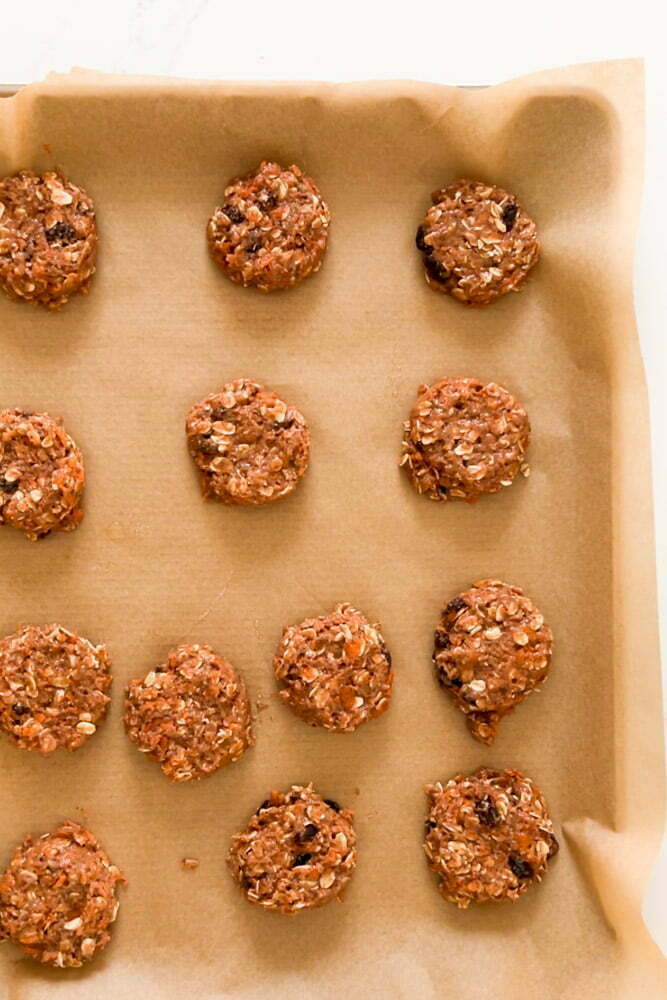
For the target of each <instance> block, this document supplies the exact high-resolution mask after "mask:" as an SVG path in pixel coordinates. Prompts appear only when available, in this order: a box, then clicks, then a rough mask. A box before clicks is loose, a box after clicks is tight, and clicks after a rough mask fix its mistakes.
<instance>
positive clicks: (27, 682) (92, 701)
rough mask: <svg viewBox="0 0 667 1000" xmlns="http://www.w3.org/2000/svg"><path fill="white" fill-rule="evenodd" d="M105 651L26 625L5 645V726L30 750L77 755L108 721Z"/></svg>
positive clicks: (53, 629) (1, 686)
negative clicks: (100, 725)
mask: <svg viewBox="0 0 667 1000" xmlns="http://www.w3.org/2000/svg"><path fill="white" fill-rule="evenodd" d="M110 686H111V673H110V672H109V658H108V656H107V651H106V649H105V648H104V646H93V645H92V643H90V642H89V641H88V640H87V639H82V638H81V636H78V635H75V634H74V633H73V632H68V631H67V629H65V628H63V627H62V625H26V626H24V627H23V628H21V629H19V630H18V632H16V633H14V634H13V635H9V636H7V637H6V638H5V639H2V640H0V726H2V728H3V729H4V730H5V731H6V732H7V733H9V735H10V736H11V737H12V739H13V741H14V742H15V743H16V745H17V746H19V747H22V748H23V749H24V750H38V751H39V752H40V753H51V752H52V751H53V750H58V749H60V748H64V749H65V750H77V749H78V748H79V747H80V746H81V744H82V743H84V742H85V741H86V740H87V739H88V737H89V736H92V735H93V733H94V732H95V730H96V728H97V726H98V725H99V723H100V722H101V721H102V719H103V718H104V716H105V715H106V711H107V708H108V706H109V701H110V698H109V695H108V693H107V692H108V690H109V688H110Z"/></svg>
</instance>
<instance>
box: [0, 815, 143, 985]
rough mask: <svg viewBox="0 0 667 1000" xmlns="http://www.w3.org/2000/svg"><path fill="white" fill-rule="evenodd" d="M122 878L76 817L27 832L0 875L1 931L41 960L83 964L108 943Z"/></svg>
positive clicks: (0, 932) (31, 956) (23, 949)
mask: <svg viewBox="0 0 667 1000" xmlns="http://www.w3.org/2000/svg"><path fill="white" fill-rule="evenodd" d="M125 881H126V880H125V877H124V876H123V875H122V874H121V872H120V871H119V870H118V868H116V866H115V865H113V864H112V863H111V861H110V860H109V858H108V857H107V855H106V854H105V853H104V851H103V850H102V848H101V847H100V845H99V843H98V841H97V839H96V838H95V837H94V836H93V834H92V833H90V832H89V831H88V830H85V829H84V828H83V827H82V826H79V825H78V823H72V822H66V823H63V824H62V826H60V827H59V828H58V829H57V830H55V831H54V832H53V833H45V834H44V836H43V837H39V838H38V839H35V838H33V837H26V838H25V840H24V841H23V843H22V844H20V845H19V847H18V848H17V849H16V851H15V853H14V856H13V858H12V860H11V861H10V863H9V867H8V868H7V870H6V871H5V873H4V874H3V875H2V876H1V877H0V934H2V935H3V936H5V937H8V938H10V939H11V940H12V941H13V942H14V944H16V945H18V947H19V948H20V949H21V950H22V951H23V952H25V954H26V955H29V956H30V958H34V959H35V961H37V962H42V963H43V964H44V965H54V966H57V967H58V968H61V969H62V968H66V967H71V966H79V965H83V963H84V962H87V961H89V960H90V959H91V958H94V956H95V955H96V954H97V953H98V952H100V951H102V949H103V948H105V947H106V946H107V944H108V943H109V940H110V938H111V934H110V927H111V924H112V923H113V922H114V920H115V919H116V914H117V912H118V906H119V903H118V900H117V899H116V886H118V885H124V884H125Z"/></svg>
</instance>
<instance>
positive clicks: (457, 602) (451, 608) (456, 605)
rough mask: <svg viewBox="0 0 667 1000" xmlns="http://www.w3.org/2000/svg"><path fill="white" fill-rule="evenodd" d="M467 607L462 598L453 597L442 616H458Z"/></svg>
mask: <svg viewBox="0 0 667 1000" xmlns="http://www.w3.org/2000/svg"><path fill="white" fill-rule="evenodd" d="M467 607H468V605H467V604H466V602H465V601H464V600H463V598H462V597H453V598H452V599H451V601H450V602H449V604H448V605H447V607H446V608H445V611H444V614H446V615H458V613H459V611H463V609H464V608H467Z"/></svg>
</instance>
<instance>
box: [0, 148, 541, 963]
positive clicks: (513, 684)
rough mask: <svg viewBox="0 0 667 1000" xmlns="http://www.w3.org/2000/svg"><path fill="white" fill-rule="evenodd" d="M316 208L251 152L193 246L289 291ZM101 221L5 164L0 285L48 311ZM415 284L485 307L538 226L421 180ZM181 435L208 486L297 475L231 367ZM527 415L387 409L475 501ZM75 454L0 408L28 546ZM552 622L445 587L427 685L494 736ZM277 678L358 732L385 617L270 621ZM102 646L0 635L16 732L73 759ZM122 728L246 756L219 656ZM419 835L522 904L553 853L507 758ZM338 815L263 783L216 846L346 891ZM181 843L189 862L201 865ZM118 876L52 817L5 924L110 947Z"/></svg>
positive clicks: (0, 463) (12, 505)
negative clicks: (235, 828)
mask: <svg viewBox="0 0 667 1000" xmlns="http://www.w3.org/2000/svg"><path fill="white" fill-rule="evenodd" d="M330 223H331V213H330V211H329V208H328V206H327V204H326V202H325V201H324V199H323V197H322V195H321V193H320V191H319V189H318V187H317V185H316V183H315V182H314V181H313V180H312V178H310V177H308V176H307V175H306V174H305V173H304V172H303V171H302V170H301V169H300V168H299V167H298V166H295V165H292V166H290V167H287V168H285V167H282V166H281V165H280V164H278V163H275V162H272V161H263V162H261V163H260V165H259V166H258V167H257V168H256V169H255V170H253V171H251V172H250V173H247V174H244V175H243V176H240V177H237V178H234V179H232V180H231V181H230V182H229V183H228V185H227V187H226V188H225V190H224V196H223V198H222V199H221V202H220V204H219V206H218V207H217V208H216V209H215V210H214V212H213V213H212V215H211V217H210V219H209V221H208V225H207V230H206V234H207V240H208V247H209V251H210V255H211V257H212V259H213V261H214V262H215V263H216V264H217V265H218V266H219V268H220V270H221V271H222V272H223V274H224V275H225V276H226V277H227V278H229V279H230V280H231V281H232V282H234V283H236V284H238V285H242V286H244V287H251V288H255V289H258V290H259V291H262V292H267V293H268V292H275V291H279V290H285V289H289V288H292V287H294V286H296V285H298V284H300V283H301V282H302V281H304V280H305V279H306V278H308V277H309V276H311V275H313V274H315V273H316V272H317V271H318V270H319V269H320V267H321V265H322V263H323V260H324V257H325V253H326V249H327V243H328V236H329V228H330ZM97 243H98V234H97V227H96V219H95V208H94V204H93V201H92V199H91V198H90V197H89V195H88V194H87V193H86V192H85V191H84V190H83V189H82V188H79V187H77V186H76V185H74V184H73V183H71V182H70V181H69V180H67V179H66V178H64V177H63V176H62V175H61V174H59V173H57V172H55V171H53V172H48V173H45V174H43V175H41V176H38V175H36V174H33V173H31V172H29V171H21V172H20V173H18V174H15V175H13V176H11V177H6V178H4V179H2V180H0V287H2V288H3V289H4V291H5V292H6V294H7V295H8V296H9V297H10V298H11V299H14V300H17V301H24V302H32V303H34V304H37V305H41V306H43V307H46V308H48V309H57V308H59V307H60V306H62V305H64V304H65V303H66V302H67V301H68V300H69V298H70V297H71V296H73V295H74V294H75V293H77V292H87V291H88V288H89V286H90V282H91V279H92V277H93V275H94V272H95V262H96V253H97ZM416 246H417V249H418V251H419V253H420V254H421V260H422V264H423V268H424V275H425V278H426V282H427V283H428V285H429V286H430V288H431V289H433V290H435V291H437V292H440V293H444V294H446V295H448V296H450V297H452V298H453V299H455V300H458V301H459V302H461V303H464V304H466V305H475V306H486V305H490V304H491V303H493V302H495V301H496V300H498V299H499V298H501V297H502V296H504V295H505V294H506V293H507V292H510V291H518V290H520V289H521V288H522V287H523V286H524V285H525V283H526V281H527V279H528V277H529V274H530V273H531V271H532V269H533V267H534V266H535V264H536V263H537V261H538V259H539V255H540V245H539V241H538V237H537V229H536V226H535V223H534V222H533V220H532V219H531V218H530V216H529V215H528V214H527V212H526V211H525V209H524V208H523V207H522V205H521V204H520V203H519V202H518V200H517V199H516V197H515V196H514V195H512V194H511V193H509V192H507V191H505V190H504V189H503V188H500V187H497V186H494V185H492V184H486V183H484V182H480V181H474V180H469V179H464V180H460V181H458V182H456V183H453V184H449V185H447V186H445V187H443V188H441V189H439V190H437V191H435V192H434V193H433V195H432V205H431V207H430V208H429V209H428V211H427V213H426V215H425V217H424V219H423V221H422V223H421V225H420V226H419V229H418V230H417V235H416ZM185 430H186V438H187V446H188V450H189V453H190V455H191V458H192V460H193V462H194V465H195V467H196V469H197V472H198V474H199V479H200V483H201V489H202V493H203V495H204V497H205V498H209V499H212V500H216V501H219V502H220V503H222V504H226V505H236V506H246V507H258V506H265V505H267V504H270V503H273V502H274V501H277V500H280V499H282V498H285V497H287V496H289V495H290V494H291V493H292V492H294V490H295V489H296V488H297V486H298V485H299V483H300V482H301V480H302V478H303V477H304V474H305V472H306V470H307V468H308V465H309V461H310V431H309V428H308V424H307V422H306V419H305V417H304V415H303V414H302V413H301V411H300V410H299V409H298V408H297V407H296V406H295V405H293V404H291V403H288V402H286V401H285V400H284V399H282V398H281V396H280V395H279V394H277V393H276V392H274V391H273V389H271V388H268V387H267V386H265V385H264V384H262V383H261V382H260V381H256V380H255V379H252V378H248V377H245V378H237V379H234V380H232V381H228V382H226V383H225V384H223V385H222V387H221V388H219V389H218V390H217V391H215V392H213V393H211V394H210V395H208V396H206V397H205V398H203V399H202V400H200V401H199V402H197V403H195V404H194V405H193V406H192V407H191V409H190V410H189V412H188V414H187V417H186V421H185ZM530 435H531V427H530V421H529V419H528V415H527V413H526V411H525V409H524V407H523V406H522V404H521V403H520V402H519V401H518V400H517V399H516V398H515V396H514V395H513V394H512V393H511V392H510V391H509V390H508V389H506V388H504V387H503V386H501V385H499V384H497V383H496V382H484V381H482V380H480V379H477V378H472V377H462V376H456V377H453V376H446V377H442V378H439V379H438V380H437V381H434V382H433V383H431V384H430V385H422V386H420V387H419V390H418V396H417V399H416V400H415V402H414V404H413V406H412V408H411V410H410V413H409V416H408V419H407V421H406V422H405V424H404V434H403V444H402V450H401V457H400V465H401V466H402V467H403V468H404V470H405V472H406V473H407V475H408V477H409V480H410V482H411V484H412V486H413V487H414V489H415V490H416V491H417V493H419V494H421V495H423V496H425V497H427V498H428V499H431V500H434V501H438V502H442V501H446V500H463V501H465V502H467V503H470V504H472V503H475V502H476V501H477V500H479V499H480V498H481V497H483V496H485V495H488V494H494V493H498V492H501V491H502V490H503V489H504V488H505V487H508V486H510V485H511V484H512V483H513V482H514V480H515V479H516V478H517V476H519V475H523V476H524V477H527V476H528V474H529V467H528V464H527V449H528V446H529V442H530ZM84 483H85V473H84V466H83V459H82V455H81V452H80V450H79V448H78V446H77V445H76V443H75V442H74V440H73V439H72V438H71V437H70V436H69V434H68V433H67V432H66V431H65V429H64V427H63V425H62V422H61V421H58V420H55V419H53V418H52V417H51V416H49V415H48V414H46V413H38V412H31V411H23V410H20V409H6V410H3V411H0V525H3V524H4V525H8V526H12V527H15V528H17V529H18V530H20V531H22V532H23V533H24V534H25V535H26V536H27V538H29V539H31V540H37V539H40V538H44V537H45V536H46V535H48V534H49V533H50V532H53V531H71V530H72V529H73V528H75V527H77V525H78V524H79V523H80V521H81V518H82V517H83V512H82V509H81V498H82V493H83V487H84ZM552 645H553V637H552V633H551V630H550V628H549V626H548V625H547V624H546V622H545V621H544V617H543V615H542V614H541V612H540V611H539V610H538V609H537V607H536V606H535V605H534V604H533V602H532V601H531V600H530V598H529V597H527V596H526V595H525V594H524V593H523V591H522V590H521V589H520V588H519V587H516V586H512V585H510V584H507V583H503V582H502V581H500V580H494V579H488V580H483V581H481V582H479V583H476V584H474V585H473V586H472V587H470V588H469V589H468V590H465V591H463V592H462V593H460V594H458V595H457V596H455V597H453V598H452V599H450V600H449V601H448V602H447V603H446V605H445V607H444V608H443V611H442V614H441V617H440V621H439V623H438V625H437V628H436V631H435V639H434V651H433V664H434V668H435V674H436V678H437V680H438V682H439V683H440V685H441V686H442V687H443V688H444V689H445V691H446V692H447V693H448V695H449V696H450V698H451V699H452V701H453V703H454V704H455V705H456V707H457V708H458V709H459V710H460V711H461V712H462V713H463V715H464V716H465V719H466V723H467V726H468V728H469V730H470V732H471V734H472V735H473V736H474V737H475V738H476V739H477V740H479V741H481V742H483V743H485V744H487V745H490V744H491V743H492V742H493V741H494V740H495V738H496V737H497V735H498V727H499V724H500V722H501V720H502V719H503V718H504V717H505V716H507V715H508V714H509V713H510V712H511V711H512V710H513V709H514V707H515V706H517V705H518V704H519V703H520V702H521V701H523V700H524V699H525V698H526V697H527V696H528V695H529V694H530V693H531V692H533V691H536V690H538V689H539V688H540V686H541V685H542V684H543V682H544V681H545V679H546V677H547V674H548V670H549V666H550V661H551V655H552ZM273 672H274V675H275V681H276V685H277V692H278V697H279V699H280V700H281V701H282V702H283V704H284V705H285V706H286V707H287V708H288V709H289V710H290V711H291V712H292V713H293V714H294V715H295V716H296V717H297V718H298V719H299V720H300V721H301V722H304V723H305V724H307V725H309V726H314V727H318V728H320V729H323V730H325V731H328V732H329V733H335V734H351V733H353V732H354V731H356V730H357V729H358V728H359V727H360V726H362V725H363V724H364V723H366V722H368V721H371V720H373V719H377V718H379V717H380V716H382V715H383V714H384V713H385V712H386V711H387V710H388V708H389V707H390V704H391V699H392V691H393V683H394V671H393V667H392V659H391V655H390V653H389V650H388V648H387V644H386V642H385V640H384V637H383V635H382V632H381V629H380V625H379V624H377V623H373V622H372V621H370V620H369V619H367V618H366V617H365V615H364V614H362V613H361V612H360V611H358V610H356V609H355V608H354V607H352V606H351V605H350V604H347V603H341V604H338V605H336V606H335V607H334V608H333V609H332V610H331V611H329V612H328V613H324V614H321V615H319V616H317V617H310V618H306V619H304V620H303V621H301V622H300V623H298V624H294V625H288V626H286V627H285V628H284V630H283V634H282V637H281V639H280V641H279V643H278V647H277V649H276V652H275V655H274V659H273ZM110 686H111V672H110V661H109V656H108V654H107V651H106V649H105V647H104V646H102V645H97V646H96V645H93V644H92V643H91V642H90V641H89V640H87V639H85V638H83V637H81V636H79V635H77V634H75V633H74V632H71V631H69V630H67V629H65V628H64V627H63V626H61V625H58V624H48V625H26V626H22V627H21V628H19V629H18V630H17V631H16V632H15V633H14V634H12V635H10V636H7V637H6V638H4V639H2V640H0V727H1V728H2V729H3V730H4V731H5V733H6V735H7V737H8V739H10V740H11V741H12V742H13V743H14V744H15V745H16V746H17V747H19V748H21V749H24V750H32V751H38V752H40V753H42V754H50V753H52V752H54V751H56V750H59V749H66V750H69V751H74V750H77V749H79V748H80V747H82V746H83V744H84V743H85V742H86V741H87V740H88V739H89V737H91V736H92V735H93V734H94V733H95V732H96V730H97V728H98V726H99V725H100V724H101V723H102V722H103V720H104V717H105V715H106V713H107V709H108V706H109V702H110V695H109V690H110ZM124 724H125V729H126V732H127V736H128V737H129V739H130V740H131V741H132V742H133V743H134V744H135V745H136V746H137V748H138V750H139V751H140V752H141V753H143V754H144V755H145V756H146V757H147V758H149V759H150V760H152V761H154V762H155V763H156V764H158V765H159V767H160V768H161V770H162V772H163V773H164V775H165V776H166V777H167V778H168V779H169V780H171V781H173V782H177V783H183V782H188V781H196V780H199V779H201V778H205V777H208V776H210V775H212V774H214V773H215V772H216V771H218V770H219V769H221V768H223V767H225V766H227V765H229V764H231V763H234V762H236V761H239V760H240V759H241V758H242V757H243V756H244V754H245V753H246V751H247V750H248V749H249V748H251V747H252V745H253V742H254V734H253V720H252V712H251V706H250V699H249V696H248V692H247V690H246V686H245V682H244V680H243V677H242V676H241V674H240V673H239V672H238V671H237V670H236V668H235V667H234V666H232V665H231V664H230V663H229V662H228V661H227V660H226V659H224V658H223V657H222V656H220V655H219V654H218V653H217V652H216V651H215V650H214V649H212V648H211V647H210V646H206V645H197V644H184V645H179V646H177V647H176V648H175V649H172V650H171V651H170V652H169V653H168V654H167V655H166V658H165V659H164V661H163V662H162V663H160V664H159V665H158V666H155V667H153V668H152V669H151V670H150V671H149V672H148V673H147V674H146V675H145V676H144V677H143V678H137V679H134V680H132V681H130V683H129V684H128V686H127V689H126V694H125V710H124ZM426 795H427V800H428V812H427V817H426V824H425V835H424V850H425V852H426V856H427V859H428V863H429V865H430V867H431V868H432V870H433V871H434V872H435V873H436V875H437V876H438V879H439V887H440V891H441V893H442V895H443V896H444V898H445V899H446V900H447V901H449V902H451V903H454V904H456V905H457V906H459V907H467V906H468V905H469V904H470V903H473V902H474V903H486V902H499V901H502V900H509V901H516V900H517V899H519V898H520V896H522V895H523V894H524V893H525V892H526V890H527V889H528V888H529V887H530V886H531V885H533V884H534V883H536V882H539V881H540V880H541V878H542V877H543V876H544V874H545V872H546V869H547V865H548V863H549V861H550V859H551V858H552V857H553V856H554V854H555V853H556V852H557V850H558V841H557V839H556V836H555V833H554V829H553V824H552V821H551V819H550V817H549V813H548V810H547V805H546V802H545V799H544V796H543V795H542V793H541V792H540V790H539V789H538V788H537V786H536V785H535V784H534V783H533V782H532V781H531V780H530V779H529V778H527V777H525V776H524V775H523V774H521V773H520V772H519V771H516V770H494V769H489V768H481V769H479V770H478V771H476V772H475V773H473V774H470V775H463V774H459V775H457V776H456V777H454V778H452V779H451V780H449V781H447V782H444V783H440V782H436V783H434V784H430V785H428V786H427V788H426ZM353 823H354V817H353V814H352V812H351V811H350V810H349V809H346V808H344V807H343V806H341V805H340V804H339V803H338V802H336V801H335V800H333V799H330V798H323V797H322V796H320V795H319V794H318V793H317V792H316V791H315V789H314V788H313V785H312V784H309V785H293V786H292V787H290V788H289V789H287V790H286V791H284V792H279V791H271V792H270V793H269V795H268V797H267V798H266V799H265V800H264V801H263V802H262V803H261V805H260V806H259V807H258V808H257V810H256V811H255V812H254V813H253V815H252V816H251V818H250V820H249V822H248V824H247V826H246V828H245V829H244V830H243V831H242V832H240V833H237V834H236V835H235V836H234V837H233V838H232V841H231V846H230V849H229V853H228V857H227V862H228V867H229V870H230V872H231V875H232V877H233V879H234V880H235V882H236V883H237V885H238V887H239V889H240V891H241V893H242V894H243V895H244V896H245V898H246V899H247V900H248V901H249V902H251V903H253V904H255V905H256V906H259V907H262V908H263V909H265V910H270V911H276V912H278V913H282V914H289V915H293V914H297V913H299V912H301V911H304V910H308V909H312V908H315V907H319V906H321V905H323V904H325V903H328V902H330V901H332V900H340V899H341V897H342V895H343V893H344V891H345V889H346V887H347V886H348V883H349V881H350V879H351V877H352V874H353V872H354V870H355V866H356V862H357V836H356V832H355V828H354V825H353ZM196 865H197V861H196V859H184V860H183V866H184V867H185V868H194V867H196ZM124 883H125V877H124V875H123V874H122V873H121V872H120V870H119V869H118V868H117V867H116V866H115V865H113V864H112V862H111V861H110V860H109V858H108V856H107V855H106V853H105V852H104V850H103V849H102V847H101V846H100V844H99V842H98V841H97V840H96V838H95V837H94V835H93V834H92V833H90V832H89V831H88V830H86V829H85V828H84V827H82V826H80V825H78V824H76V823H73V822H65V823H63V824H62V825H61V826H59V827H58V828H57V829H55V830H54V831H53V832H52V833H47V834H44V835H43V836H42V837H39V838H36V839H35V838H33V837H27V838H26V839H25V840H24V841H23V843H22V844H20V845H19V846H18V847H17V848H16V850H15V853H14V855H13V857H12V858H11V860H10V862H9V865H8V867H7V869H6V870H5V872H4V874H2V875H1V876H0V935H1V936H4V937H7V938H9V939H11V940H12V941H14V942H15V943H16V944H17V945H18V946H19V947H20V948H21V949H22V950H23V951H24V952H25V953H26V954H27V955H29V956H30V957H32V958H34V959H36V960H37V961H39V962H42V963H44V964H47V965H52V966H56V967H60V968H65V967H70V966H80V965H82V964H83V963H84V962H87V961H88V960H90V959H91V958H93V957H94V956H95V955H96V954H98V953H99V952H100V951H101V950H102V949H103V948H104V947H105V946H106V945H107V943H108V941H109V939H110V931H111V925H112V923H113V921H114V920H115V918H116V914H117V910H118V900H117V889H118V887H119V886H122V885H124Z"/></svg>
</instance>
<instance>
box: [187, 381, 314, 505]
mask: <svg viewBox="0 0 667 1000" xmlns="http://www.w3.org/2000/svg"><path fill="white" fill-rule="evenodd" d="M185 430H186V434H187V438H188V448H189V449H190V454H191V455H192V458H193V459H194V461H195V464H196V465H197V468H198V469H199V473H200V478H201V485H202V492H203V494H204V496H205V497H207V498H208V497H213V498H214V499H216V500H220V501H221V502H222V503H227V504H240V505H246V506H255V507H256V506H260V505H262V504H266V503H271V502H272V501H274V500H280V498H281V497H285V496H288V494H290V493H291V492H292V490H294V489H295V487H296V486H297V485H298V483H299V480H300V479H301V477H302V476H303V474H304V473H305V471H306V469H307V468H308V459H309V457H310V433H309V431H308V426H307V424H306V421H305V419H304V417H303V415H302V414H301V413H300V412H299V410H297V408H296V407H295V406H290V405H288V404H287V403H285V402H283V400H282V399H279V397H278V396H276V394H275V392H272V391H271V389H266V388H265V387H264V386H262V385H259V383H257V382H253V381H252V380H251V379H247V378H240V379H236V380H235V381H233V382H228V383H227V384H226V385H224V386H223V387H222V389H221V390H220V391H219V392H214V393H213V394H212V395H210V396H207V397H206V399H203V400H202V401H201V402H200V403H195V405H194V406H193V407H192V409H191V410H190V412H189V413H188V415H187V418H186V422H185Z"/></svg>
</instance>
